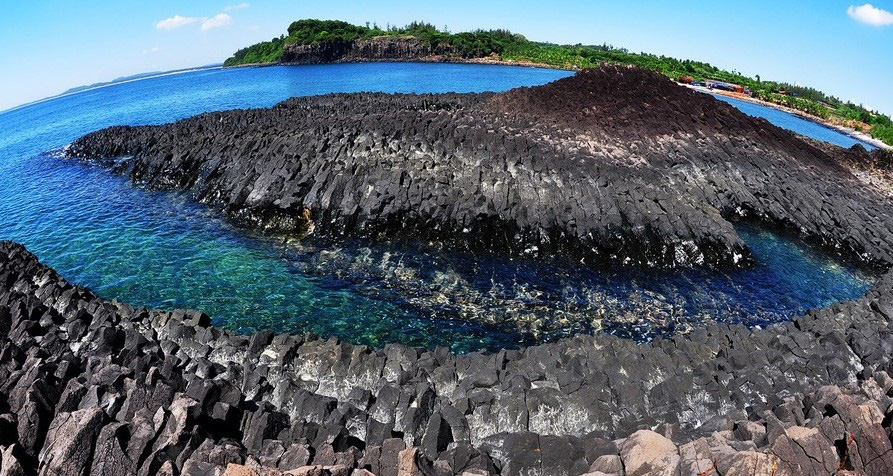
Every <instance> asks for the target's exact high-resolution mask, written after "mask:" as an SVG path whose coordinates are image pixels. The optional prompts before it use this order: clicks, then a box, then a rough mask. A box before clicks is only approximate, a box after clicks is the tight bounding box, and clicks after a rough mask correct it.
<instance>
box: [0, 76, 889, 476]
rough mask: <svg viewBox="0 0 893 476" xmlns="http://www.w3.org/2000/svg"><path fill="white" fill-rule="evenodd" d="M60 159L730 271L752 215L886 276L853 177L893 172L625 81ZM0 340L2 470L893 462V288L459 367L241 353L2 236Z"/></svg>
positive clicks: (702, 99)
mask: <svg viewBox="0 0 893 476" xmlns="http://www.w3.org/2000/svg"><path fill="white" fill-rule="evenodd" d="M68 152H69V154H70V155H72V156H75V157H81V158H84V159H88V160H91V161H95V162H96V163H99V164H103V165H107V166H109V167H112V168H114V169H115V170H117V171H119V172H121V173H125V174H128V175H129V176H130V177H131V179H132V180H133V181H135V182H138V183H142V184H145V185H147V186H149V187H155V188H168V189H183V190H189V191H191V192H192V193H194V194H195V196H196V197H197V198H198V199H200V200H202V201H204V202H206V203H209V204H213V205H216V206H219V207H221V208H222V209H224V210H225V211H226V212H227V213H228V214H229V215H230V216H231V217H232V218H234V219H236V220H240V221H242V222H244V223H248V224H253V225H257V226H263V227H268V228H274V229H278V230H281V231H285V232H290V233H297V234H303V233H311V232H313V233H331V234H348V235H351V236H371V237H381V236H384V237H401V236H404V235H405V236H409V237H422V238H429V239H437V240H442V241H444V242H445V243H447V244H448V245H452V246H468V247H475V246H500V247H503V248H506V249H508V250H510V251H512V252H522V253H523V252H525V251H526V252H534V250H539V251H540V252H542V251H548V252H557V253H564V254H566V255H568V256H575V257H576V256H580V257H582V258H584V259H585V260H587V262H590V263H592V262H596V261H598V260H611V259H617V260H624V261H627V260H631V261H637V262H642V263H653V264H666V265H672V264H680V263H683V264H698V263H703V264H709V265H732V264H735V263H736V261H737V262H738V263H739V264H740V263H742V262H746V261H747V259H748V252H747V249H746V247H745V246H744V245H743V244H742V242H741V240H740V239H739V238H738V236H737V235H736V233H735V229H734V228H733V227H732V225H731V223H730V221H729V220H732V219H734V218H736V217H741V216H744V217H750V218H751V219H758V220H763V221H766V222H769V223H772V224H775V225H779V226H783V227H787V228H790V229H794V230H796V231H798V232H800V233H801V234H802V235H803V236H804V237H807V238H811V239H815V240H818V241H822V242H825V243H827V244H829V245H834V246H838V247H841V248H844V249H846V250H848V251H850V252H852V253H855V254H858V255H860V256H862V257H864V258H866V259H869V260H873V261H876V262H878V263H881V264H884V265H887V266H889V265H890V264H891V263H893V248H891V247H893V236H891V234H893V227H891V226H890V224H891V223H893V221H891V211H890V207H889V199H888V198H886V196H885V195H884V194H883V193H881V191H879V190H878V189H876V188H873V187H868V186H865V185H864V183H863V182H862V181H861V179H860V177H858V176H857V175H855V174H854V173H853V171H854V170H857V169H859V170H864V169H868V168H871V167H876V166H878V165H877V164H881V163H885V162H884V160H885V158H884V157H879V156H876V155H872V154H868V153H867V152H865V151H864V150H859V149H858V148H856V149H851V150H842V149H839V148H834V147H826V146H822V145H817V144H814V143H811V142H809V141H805V140H803V139H802V138H799V137H797V136H794V135H793V134H791V133H789V132H786V131H784V130H781V129H778V128H776V127H774V126H771V125H770V124H768V123H767V122H765V121H763V120H759V119H754V118H751V117H748V116H745V115H742V114H740V113H739V112H737V111H736V110H735V109H733V108H731V107H730V106H728V105H726V104H724V103H721V102H719V101H716V100H714V99H713V98H711V97H709V96H705V95H701V94H699V93H695V92H692V91H688V90H686V89H683V88H679V87H677V86H675V85H674V84H672V83H671V82H669V81H667V80H665V79H664V78H662V77H660V76H658V75H656V74H652V73H648V72H644V71H640V70H635V69H628V68H613V67H606V68H603V69H600V70H596V71H587V72H583V73H579V74H577V75H576V76H574V77H572V78H568V79H565V80H562V81H558V82H555V83H552V84H550V85H546V86H543V87H539V88H529V89H519V90H514V91H510V92H507V93H502V94H448V95H382V94H352V95H327V96H319V97H313V98H296V99H290V100H288V101H285V102H283V103H281V104H279V105H277V106H276V107H274V108H272V109H262V110H241V111H228V112H218V113H209V114H203V115H200V116H196V117H194V118H190V119H186V120H183V121H180V122H177V123H174V124H168V125H162V126H150V127H115V128H109V129H105V130H102V131H98V132H96V133H93V134H89V135H87V136H85V137H84V138H82V139H80V140H78V141H77V142H75V143H74V144H73V145H72V146H71V147H70V149H69V151H68ZM0 331H2V332H0V474H9V472H11V474H33V473H35V472H37V471H40V472H41V473H43V474H86V473H90V472H103V471H105V472H115V473H123V474H130V473H137V474H156V473H162V474H225V473H226V472H229V474H257V475H261V474H274V475H275V474H281V473H286V474H357V475H359V474H368V473H365V472H364V471H370V472H372V473H374V474H379V475H389V474H393V475H396V474H401V475H403V474H406V475H410V474H413V475H414V474H426V475H427V474H430V475H447V474H475V475H487V474H548V475H553V474H554V475H576V474H583V473H592V474H594V475H604V474H614V475H643V474H667V475H672V474H705V475H711V474H717V475H720V476H730V475H738V474H777V475H788V474H790V475H795V474H835V473H837V474H839V471H852V472H855V473H856V474H872V475H874V474H876V475H882V474H888V471H889V468H891V467H893V443H891V431H893V428H891V422H893V378H891V377H890V375H891V374H893V272H888V273H887V274H886V275H885V276H884V277H883V278H882V279H881V280H880V281H879V282H878V283H877V284H876V285H875V287H874V288H872V289H871V290H870V291H869V292H868V293H867V294H866V295H865V296H864V297H862V298H860V299H857V300H855V301H850V302H845V303H840V304H835V305H833V306H830V307H828V308H825V309H821V310H817V311H813V312H811V313H809V314H808V315H806V316H803V317H800V318H798V319H795V320H793V321H792V322H789V323H785V324H780V325H776V326H772V327H769V328H767V329H748V328H746V327H744V326H737V325H732V326H728V325H717V324H711V325H707V326H706V327H705V328H703V329H700V330H696V331H694V332H692V333H690V334H687V335H678V336H675V337H671V338H660V339H656V340H654V341H653V342H649V343H645V344H638V345H637V344H635V343H634V342H631V341H629V340H624V339H621V338H618V337H614V336H610V335H595V336H591V335H579V336H575V337H571V338H566V339H562V340H560V341H558V342H554V343H549V344H543V345H538V346H532V347H528V348H524V349H521V350H503V351H500V352H496V353H492V354H486V353H474V354H468V355H453V354H451V353H450V352H449V351H447V350H446V349H436V350H433V351H427V350H421V349H414V348H409V347H406V346H401V345H393V344H392V345H388V346H387V347H385V348H384V349H381V350H377V349H369V348H367V347H363V346H355V345H351V344H348V343H342V342H339V341H337V340H336V339H329V340H321V339H318V338H316V337H313V336H309V335H306V336H295V335H273V334H271V333H269V332H263V333H258V334H255V335H253V336H250V337H246V336H238V335H234V334H232V333H230V332H227V331H223V330H219V329H216V328H214V327H213V326H211V325H210V320H209V318H208V316H205V315H204V314H201V313H199V312H194V311H175V312H163V311H153V310H147V309H135V308H133V307H131V306H128V305H126V304H122V303H117V302H114V301H112V302H109V301H106V300H104V299H101V298H98V297H97V296H95V295H93V293H91V292H90V291H89V290H87V289H84V288H81V287H78V286H75V285H72V284H69V283H67V282H65V280H64V279H62V278H61V277H60V276H58V275H57V274H56V273H55V272H54V271H52V270H51V269H49V268H47V267H45V266H43V265H42V264H40V263H39V262H38V261H37V259H36V258H35V257H34V256H33V255H31V254H30V253H28V252H27V251H26V250H25V249H24V248H23V247H21V246H20V245H16V244H13V243H0ZM16 471H19V473H16ZM4 472H6V473H4ZM289 472H290V473H289Z"/></svg>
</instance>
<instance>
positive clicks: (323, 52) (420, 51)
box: [280, 36, 455, 64]
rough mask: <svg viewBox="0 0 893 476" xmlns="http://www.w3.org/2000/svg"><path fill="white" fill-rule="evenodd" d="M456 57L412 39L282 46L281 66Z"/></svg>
mask: <svg viewBox="0 0 893 476" xmlns="http://www.w3.org/2000/svg"><path fill="white" fill-rule="evenodd" d="M454 53H455V48H453V47H451V46H449V45H438V46H432V45H431V43H428V42H426V41H422V40H419V39H418V38H415V37H412V36H405V37H400V36H385V37H380V38H367V39H360V40H355V41H340V42H339V41H335V42H324V43H313V44H298V43H291V44H287V45H285V47H284V49H283V53H282V59H281V60H280V63H285V64H322V63H355V62H367V61H441V60H445V58H446V56H447V55H451V54H454Z"/></svg>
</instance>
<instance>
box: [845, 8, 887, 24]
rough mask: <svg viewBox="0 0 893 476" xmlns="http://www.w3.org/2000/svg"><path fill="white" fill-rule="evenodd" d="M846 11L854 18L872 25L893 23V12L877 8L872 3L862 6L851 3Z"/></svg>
mask: <svg viewBox="0 0 893 476" xmlns="http://www.w3.org/2000/svg"><path fill="white" fill-rule="evenodd" d="M846 12H847V14H848V15H849V16H850V17H851V18H852V19H854V20H856V21H858V22H861V23H865V24H868V25H871V26H887V25H893V13H890V12H888V11H887V10H884V9H881V8H877V7H875V6H874V5H872V4H870V3H866V4H865V5H862V6H861V7H857V6H855V5H850V8H847V10H846Z"/></svg>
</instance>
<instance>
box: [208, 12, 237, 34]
mask: <svg viewBox="0 0 893 476" xmlns="http://www.w3.org/2000/svg"><path fill="white" fill-rule="evenodd" d="M232 22H233V17H231V16H229V15H227V14H226V13H218V14H217V15H214V16H213V17H211V18H208V19H207V20H205V21H203V22H202V31H208V30H210V29H212V28H219V27H221V26H227V25H229V24H230V23H232Z"/></svg>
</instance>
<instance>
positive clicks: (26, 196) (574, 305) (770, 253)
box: [0, 63, 873, 352]
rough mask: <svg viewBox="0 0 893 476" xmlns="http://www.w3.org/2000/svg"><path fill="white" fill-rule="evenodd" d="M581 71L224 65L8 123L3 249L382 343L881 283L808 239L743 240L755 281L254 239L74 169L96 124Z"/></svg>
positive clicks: (4, 124) (522, 339)
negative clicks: (68, 151)
mask: <svg viewBox="0 0 893 476" xmlns="http://www.w3.org/2000/svg"><path fill="white" fill-rule="evenodd" d="M567 74H569V73H566V72H562V71H555V70H543V69H534V68H518V67H502V66H484V65H443V64H412V63H398V64H383V63H376V64H350V65H330V66H302V67H268V68H240V69H234V70H220V69H212V70H205V71H198V72H190V73H184V74H179V75H172V76H165V77H159V78H153V79H147V80H142V81H136V82H131V83H125V84H119V85H114V86H109V87H104V88H100V89H96V90H92V91H85V92H81V93H77V94H73V95H70V96H65V97H61V98H56V99H52V100H48V101H44V102H40V103H37V104H33V105H30V106H26V107H22V108H18V109H15V110H12V111H7V112H4V113H0V131H3V132H2V134H0V239H6V240H15V241H19V242H21V243H23V244H25V245H26V246H28V247H29V248H30V249H31V250H32V251H34V252H35V253H36V254H37V255H38V257H40V259H41V260H42V261H43V262H44V263H46V264H47V265H49V266H52V267H54V268H56V269H57V270H58V271H59V272H60V273H62V274H63V275H64V276H65V277H66V278H68V279H69V280H71V281H72V282H76V283H79V284H82V285H85V286H88V287H90V288H92V289H93V290H94V291H96V292H97V293H98V294H99V295H101V296H103V297H106V298H116V299H120V300H122V301H126V302H130V303H132V304H135V305H144V306H149V307H157V308H181V307H185V308H193V309H201V310H204V311H205V312H207V313H208V314H210V315H212V316H213V317H214V319H215V322H216V323H217V324H220V325H224V326H227V327H230V328H232V329H235V330H238V331H241V332H250V331H253V330H257V329H272V330H276V331H291V332H304V331H310V332H314V333H317V334H319V335H321V336H324V337H329V336H335V337H340V338H343V339H344V340H346V341H350V342H357V343H365V344H370V345H373V346H383V345H384V344H386V343H388V342H402V343H406V344H411V345H418V346H427V347H431V346H435V345H444V346H448V347H450V348H452V349H453V350H455V351H459V352H465V351H470V350H476V349H494V348H499V347H516V346H518V345H521V344H529V343H533V342H539V341H544V340H551V339H555V338H557V337H559V336H562V335H566V334H571V333H575V332H595V331H604V332H611V333H615V334H619V335H624V336H628V337H632V338H635V339H637V340H648V339H650V338H653V337H654V336H657V335H661V334H666V333H670V332H684V331H687V330H690V329H691V328H693V327H697V325H699V324H700V323H701V322H703V321H705V320H708V319H716V320H719V321H724V322H742V323H746V324H749V325H765V324H769V323H772V322H778V321H781V320H785V319H789V318H790V317H792V316H794V315H797V314H801V313H803V312H805V311H806V310H808V309H810V308H813V307H818V306H824V305H827V304H829V303H831V302H834V301H839V300H842V299H849V298H853V297H856V296H858V295H860V294H862V293H864V291H865V290H866V289H867V287H868V286H870V284H871V282H872V279H873V276H872V274H871V273H870V272H864V271H862V270H860V269H859V268H858V267H855V266H852V265H849V264H847V263H845V262H842V261H840V260H837V259H832V258H829V257H828V256H825V255H824V254H822V253H821V252H819V251H817V250H814V249H812V248H810V247H806V246H803V245H801V244H799V243H798V242H797V240H795V239H791V238H789V237H784V236H779V235H776V234H772V233H767V232H764V231H761V230H758V229H753V228H746V227H745V228H742V230H741V233H742V236H743V237H744V239H745V240H746V241H747V243H748V244H749V245H750V246H751V248H752V249H753V251H754V254H755V255H756V257H757V260H758V261H759V265H758V266H757V267H755V268H753V269H749V270H742V271H736V272H732V273H729V274H720V273H715V272H709V271H706V270H669V271H667V270H664V271H658V270H644V269H629V268H612V269H600V270H596V269H588V268H583V267H581V266H578V265H576V264H574V263H567V262H563V261H560V260H555V261H548V260H546V261H543V260H539V261H529V260H523V259H518V258H510V257H504V256H498V255H493V256H487V255H479V256H472V255H468V254H462V253H449V252H444V251H443V250H438V249H436V248H433V247H429V246H426V245H412V244H401V245H396V244H395V245H384V244H374V243H364V242H324V241H321V240H319V239H315V238H314V239H310V240H306V241H304V242H301V243H293V242H291V243H285V242H282V241H281V240H279V239H277V238H275V237H270V236H261V235H255V234H253V233H250V232H248V231H246V230H239V229H235V228H234V227H232V226H231V225H230V224H228V223H226V222H225V221H223V220H221V219H220V218H219V217H218V215H217V214H216V213H214V212H213V211H211V210H208V209H207V208H205V207H204V206H201V205H198V204H196V203H194V202H193V201H191V200H190V199H189V197H187V196H185V195H184V194H179V193H171V192H152V191H146V190H143V189H140V188H136V187H133V186H131V185H130V184H129V183H128V182H127V180H126V179H124V178H122V177H118V176H115V175H112V174H110V173H109V172H107V171H105V170H101V169H97V168H92V167H88V166H85V165H83V164H81V163H79V162H76V161H72V160H68V159H63V158H61V157H60V154H59V153H58V150H59V148H61V147H63V146H64V145H66V144H68V143H70V142H71V141H73V140H74V139H75V138H77V137H79V136H81V135H83V134H85V133H87V132H89V131H92V130H95V129H98V128H102V127H106V126H110V125H115V124H157V123H163V122H169V121H173V120H176V119H180V118H183V117H188V116H191V115H194V114H197V113H201V112H206V111H211V110H221V109H230V108H246V107H267V106H271V105H273V104H275V103H276V102H278V101H280V100H283V99H285V98H287V97H291V96H296V95H308V94H321V93H327V92H351V91H362V90H376V91H388V92H398V91H399V92H446V91H460V92H462V91H486V90H494V91H499V90H505V89H509V88H512V87H517V86H521V85H536V84H542V83H545V82H548V81H551V80H554V79H558V78H560V77H563V76H566V75H567Z"/></svg>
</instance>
